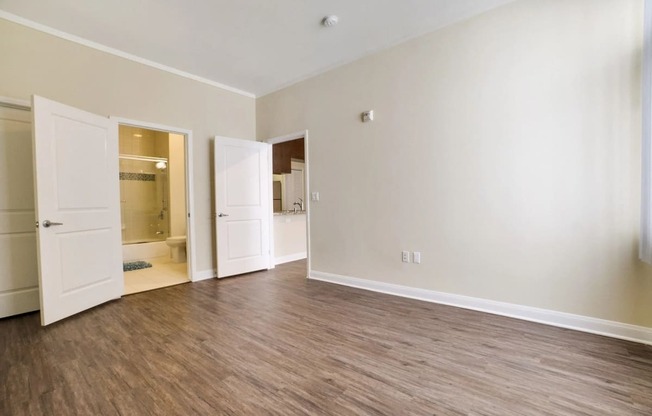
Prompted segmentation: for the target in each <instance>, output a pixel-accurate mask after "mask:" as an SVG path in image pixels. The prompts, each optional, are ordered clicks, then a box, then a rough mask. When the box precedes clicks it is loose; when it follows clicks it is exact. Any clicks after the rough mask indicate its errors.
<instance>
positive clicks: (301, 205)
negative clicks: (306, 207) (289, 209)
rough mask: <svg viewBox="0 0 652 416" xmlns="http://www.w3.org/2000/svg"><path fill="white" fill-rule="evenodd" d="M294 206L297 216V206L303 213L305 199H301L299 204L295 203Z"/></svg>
mask: <svg viewBox="0 0 652 416" xmlns="http://www.w3.org/2000/svg"><path fill="white" fill-rule="evenodd" d="M292 205H293V206H294V213H295V214H296V213H297V205H298V206H299V208H300V209H301V211H303V199H301V198H299V202H295V203H294V204H292Z"/></svg>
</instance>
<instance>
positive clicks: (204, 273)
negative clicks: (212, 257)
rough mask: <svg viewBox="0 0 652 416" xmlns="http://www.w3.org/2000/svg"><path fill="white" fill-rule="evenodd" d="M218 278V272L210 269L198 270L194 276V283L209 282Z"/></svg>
mask: <svg viewBox="0 0 652 416" xmlns="http://www.w3.org/2000/svg"><path fill="white" fill-rule="evenodd" d="M214 277H217V270H215V269H208V270H198V271H196V272H195V275H194V276H193V280H192V281H193V282H199V281H201V280H208V279H212V278H214Z"/></svg>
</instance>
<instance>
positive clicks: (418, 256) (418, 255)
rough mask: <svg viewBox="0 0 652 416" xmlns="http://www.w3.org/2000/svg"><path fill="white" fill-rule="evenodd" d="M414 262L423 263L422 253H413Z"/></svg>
mask: <svg viewBox="0 0 652 416" xmlns="http://www.w3.org/2000/svg"><path fill="white" fill-rule="evenodd" d="M412 259H413V260H412V261H413V262H414V263H416V264H419V263H421V252H420V251H415V252H414V253H412Z"/></svg>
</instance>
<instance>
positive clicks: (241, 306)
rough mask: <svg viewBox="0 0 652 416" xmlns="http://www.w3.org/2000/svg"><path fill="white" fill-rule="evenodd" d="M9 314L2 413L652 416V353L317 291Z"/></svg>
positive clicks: (244, 282)
mask: <svg viewBox="0 0 652 416" xmlns="http://www.w3.org/2000/svg"><path fill="white" fill-rule="evenodd" d="M304 276H305V262H295V263H289V264H286V265H281V266H279V267H277V268H276V269H275V270H274V271H271V272H263V273H255V274H251V275H246V276H240V277H236V278H232V279H226V280H223V281H217V280H209V281H204V282H199V283H194V284H184V285H179V286H174V287H170V288H166V289H161V290H157V291H152V292H146V293H142V294H137V295H133V296H128V297H125V298H123V299H121V300H119V301H114V302H111V303H108V304H106V305H103V306H100V307H97V308H95V309H93V310H91V311H89V312H86V313H83V314H81V315H78V316H76V317H73V318H70V319H67V320H65V321H63V322H60V323H57V324H54V325H52V326H50V327H47V328H41V327H39V318H38V315H37V314H28V315H23V316H20V317H15V318H8V319H4V320H0V415H27V414H30V415H40V414H46V415H73V414H80V415H101V414H104V415H117V414H120V415H150V414H151V415H168V414H170V415H195V414H199V415H268V414H269V415H295V414H309V415H349V414H359V415H412V414H414V415H427V414H428V415H501V416H504V415H518V416H525V415H648V416H649V415H652V348H650V347H646V346H644V345H640V344H635V343H630V342H625V341H619V340H614V339H610V338H605V337H600V336H595V335H590V334H584V333H580V332H574V331H570V330H564V329H560V328H553V327H549V326H545V325H539V324H534V323H528V322H524V321H519V320H514V319H509V318H504V317H498V316H493V315H488V314H483V313H479V312H473V311H467V310H463V309H456V308H453V307H447V306H441V305H435V304H430V303H425V302H419V301H413V300H407V299H401V298H397V297H392V296H389V295H382V294H377V293H371V292H365V291H362V290H357V289H351V288H346V287H342V286H336V285H331V284H328V283H322V282H316V281H309V280H306V279H305V278H304Z"/></svg>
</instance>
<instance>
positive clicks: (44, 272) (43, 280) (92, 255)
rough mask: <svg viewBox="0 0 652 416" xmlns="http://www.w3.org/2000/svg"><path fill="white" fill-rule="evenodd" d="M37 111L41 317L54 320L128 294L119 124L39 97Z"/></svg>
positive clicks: (35, 139)
mask: <svg viewBox="0 0 652 416" xmlns="http://www.w3.org/2000/svg"><path fill="white" fill-rule="evenodd" d="M32 112H33V120H34V121H33V152H34V170H35V195H36V198H35V200H36V218H37V221H39V227H38V229H37V230H38V231H37V241H38V243H37V248H38V258H39V262H38V263H39V283H40V299H41V323H42V324H43V325H48V324H50V323H52V322H55V321H58V320H60V319H63V318H66V317H68V316H71V315H74V314H76V313H78V312H81V311H83V310H86V309H89V308H91V307H93V306H96V305H99V304H101V303H104V302H107V301H109V300H112V299H117V298H119V297H120V296H121V295H122V293H123V285H124V282H123V272H122V260H121V256H122V250H121V236H120V190H119V184H118V129H117V123H116V122H115V121H112V120H110V119H109V118H107V117H101V116H98V115H95V114H91V113H87V112H85V111H82V110H78V109H76V108H73V107H69V106H66V105H63V104H59V103H57V102H54V101H51V100H47V99H45V98H42V97H38V96H33V97H32ZM46 220H49V221H51V222H52V223H61V225H51V226H49V227H46V224H45V222H46Z"/></svg>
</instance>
